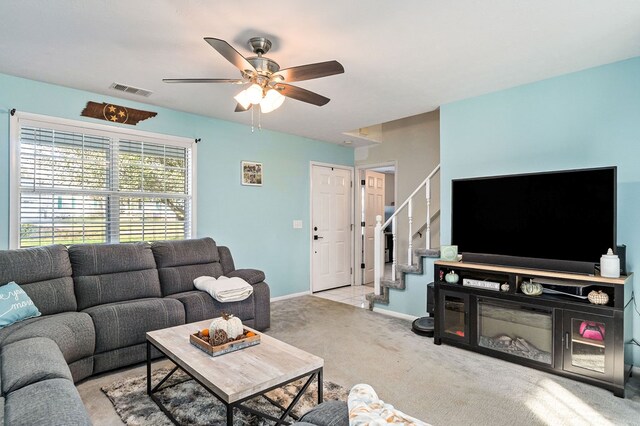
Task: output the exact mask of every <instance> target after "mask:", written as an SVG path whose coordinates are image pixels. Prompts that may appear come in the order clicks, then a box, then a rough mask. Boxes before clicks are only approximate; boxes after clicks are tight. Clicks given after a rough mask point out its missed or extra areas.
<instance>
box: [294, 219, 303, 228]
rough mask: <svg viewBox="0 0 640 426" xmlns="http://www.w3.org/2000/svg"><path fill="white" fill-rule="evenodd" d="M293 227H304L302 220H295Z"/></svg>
mask: <svg viewBox="0 0 640 426" xmlns="http://www.w3.org/2000/svg"><path fill="white" fill-rule="evenodd" d="M293 229H302V221H301V220H294V221H293Z"/></svg>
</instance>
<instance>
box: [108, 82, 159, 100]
mask: <svg viewBox="0 0 640 426" xmlns="http://www.w3.org/2000/svg"><path fill="white" fill-rule="evenodd" d="M110 88H111V89H114V90H119V91H121V92H125V93H131V94H132V95H139V96H144V97H145V98H148V97H149V96H150V95H151V94H152V93H153V92H152V91H150V90H145V89H140V88H138V87H133V86H127V85H126V84H120V83H113V84H112V85H111V86H110Z"/></svg>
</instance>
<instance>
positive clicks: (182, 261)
mask: <svg viewBox="0 0 640 426" xmlns="http://www.w3.org/2000/svg"><path fill="white" fill-rule="evenodd" d="M151 250H152V251H153V255H154V257H155V259H156V265H157V266H158V275H159V277H160V285H161V286H162V295H163V296H168V295H170V294H175V293H182V292H184V291H191V290H194V289H195V287H194V286H193V280H194V279H196V278H198V277H201V276H203V275H207V276H211V277H215V278H218V277H219V276H220V275H222V274H223V268H222V264H221V263H220V254H219V253H218V247H217V246H216V242H215V241H213V239H211V238H200V239H193V240H177V241H157V242H154V243H152V244H151Z"/></svg>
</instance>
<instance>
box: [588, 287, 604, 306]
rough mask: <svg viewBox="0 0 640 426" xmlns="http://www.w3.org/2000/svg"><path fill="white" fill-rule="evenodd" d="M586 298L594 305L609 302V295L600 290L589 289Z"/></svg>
mask: <svg viewBox="0 0 640 426" xmlns="http://www.w3.org/2000/svg"><path fill="white" fill-rule="evenodd" d="M587 298H588V299H589V302H591V303H593V304H594V305H606V304H607V303H609V295H608V294H607V293H605V292H603V291H602V290H591V291H590V292H589V294H588V295H587Z"/></svg>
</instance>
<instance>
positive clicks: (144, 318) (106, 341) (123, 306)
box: [83, 298, 185, 353]
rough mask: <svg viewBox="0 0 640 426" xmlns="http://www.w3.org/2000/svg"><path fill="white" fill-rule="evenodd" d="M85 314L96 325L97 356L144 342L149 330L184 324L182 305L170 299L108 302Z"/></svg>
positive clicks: (88, 310)
mask: <svg viewBox="0 0 640 426" xmlns="http://www.w3.org/2000/svg"><path fill="white" fill-rule="evenodd" d="M83 312H84V313H86V314H89V315H90V316H91V319H92V320H93V323H94V324H95V328H96V350H95V352H96V353H101V352H106V351H110V350H113V349H119V348H124V347H126V346H132V345H135V344H139V343H144V342H145V341H146V334H145V333H146V332H147V331H151V330H158V329H161V328H167V327H173V326H175V325H180V324H184V323H185V315H184V307H183V306H182V303H180V302H178V301H177V300H175V299H167V298H165V299H160V298H149V299H139V300H131V301H125V302H116V303H108V304H106V305H99V306H92V307H91V308H88V309H85V310H84V311H83Z"/></svg>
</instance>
